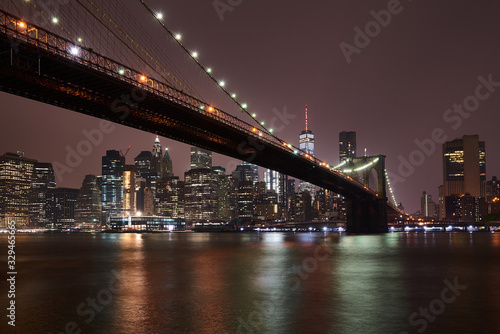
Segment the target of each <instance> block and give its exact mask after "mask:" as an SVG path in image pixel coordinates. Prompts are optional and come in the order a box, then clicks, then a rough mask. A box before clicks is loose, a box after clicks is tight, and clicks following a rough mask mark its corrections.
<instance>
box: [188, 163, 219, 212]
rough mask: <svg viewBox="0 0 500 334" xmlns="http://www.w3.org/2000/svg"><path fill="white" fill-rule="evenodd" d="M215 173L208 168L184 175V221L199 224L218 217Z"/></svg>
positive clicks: (217, 191) (193, 170)
mask: <svg viewBox="0 0 500 334" xmlns="http://www.w3.org/2000/svg"><path fill="white" fill-rule="evenodd" d="M217 178H218V176H217V173H216V172H214V171H213V170H212V169H208V168H197V169H191V170H189V171H187V172H186V173H184V190H185V193H184V215H185V217H186V221H190V222H200V221H203V220H214V219H217V217H218V203H217V201H218V193H219V189H218V184H217V181H218V180H217Z"/></svg>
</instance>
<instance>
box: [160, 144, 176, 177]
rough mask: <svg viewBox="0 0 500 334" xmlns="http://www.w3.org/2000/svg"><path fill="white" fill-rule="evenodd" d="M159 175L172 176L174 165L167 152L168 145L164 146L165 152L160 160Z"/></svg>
mask: <svg viewBox="0 0 500 334" xmlns="http://www.w3.org/2000/svg"><path fill="white" fill-rule="evenodd" d="M160 175H161V177H172V176H174V167H173V164H172V158H170V154H168V147H166V148H165V154H164V155H163V158H162V160H161V172H160Z"/></svg>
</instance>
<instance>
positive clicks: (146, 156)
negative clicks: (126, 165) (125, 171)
mask: <svg viewBox="0 0 500 334" xmlns="http://www.w3.org/2000/svg"><path fill="white" fill-rule="evenodd" d="M152 160H153V153H151V152H150V151H142V152H141V153H139V155H138V156H136V157H135V159H134V163H135V168H136V173H137V177H139V178H143V179H146V178H148V177H150V176H151V164H152Z"/></svg>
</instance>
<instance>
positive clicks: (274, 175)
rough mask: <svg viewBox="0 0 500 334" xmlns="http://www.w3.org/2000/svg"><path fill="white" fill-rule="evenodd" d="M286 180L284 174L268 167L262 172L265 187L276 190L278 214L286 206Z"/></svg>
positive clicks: (286, 177) (281, 212) (280, 213)
mask: <svg viewBox="0 0 500 334" xmlns="http://www.w3.org/2000/svg"><path fill="white" fill-rule="evenodd" d="M287 181H288V176H287V175H285V174H281V173H278V172H276V171H273V170H270V169H268V170H267V171H265V172H264V182H265V183H266V189H268V190H273V191H275V192H276V195H277V201H278V207H279V209H280V212H279V215H280V216H281V215H282V214H283V210H285V209H286V206H287V204H286V203H287V190H286V189H287ZM294 192H295V190H294Z"/></svg>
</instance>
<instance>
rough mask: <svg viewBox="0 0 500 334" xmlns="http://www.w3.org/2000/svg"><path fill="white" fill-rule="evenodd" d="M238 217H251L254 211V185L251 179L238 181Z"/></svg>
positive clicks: (246, 218)
mask: <svg viewBox="0 0 500 334" xmlns="http://www.w3.org/2000/svg"><path fill="white" fill-rule="evenodd" d="M237 196H238V219H245V220H248V219H252V218H253V213H254V205H253V200H254V186H253V182H252V181H240V182H239V183H238V195H237Z"/></svg>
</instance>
